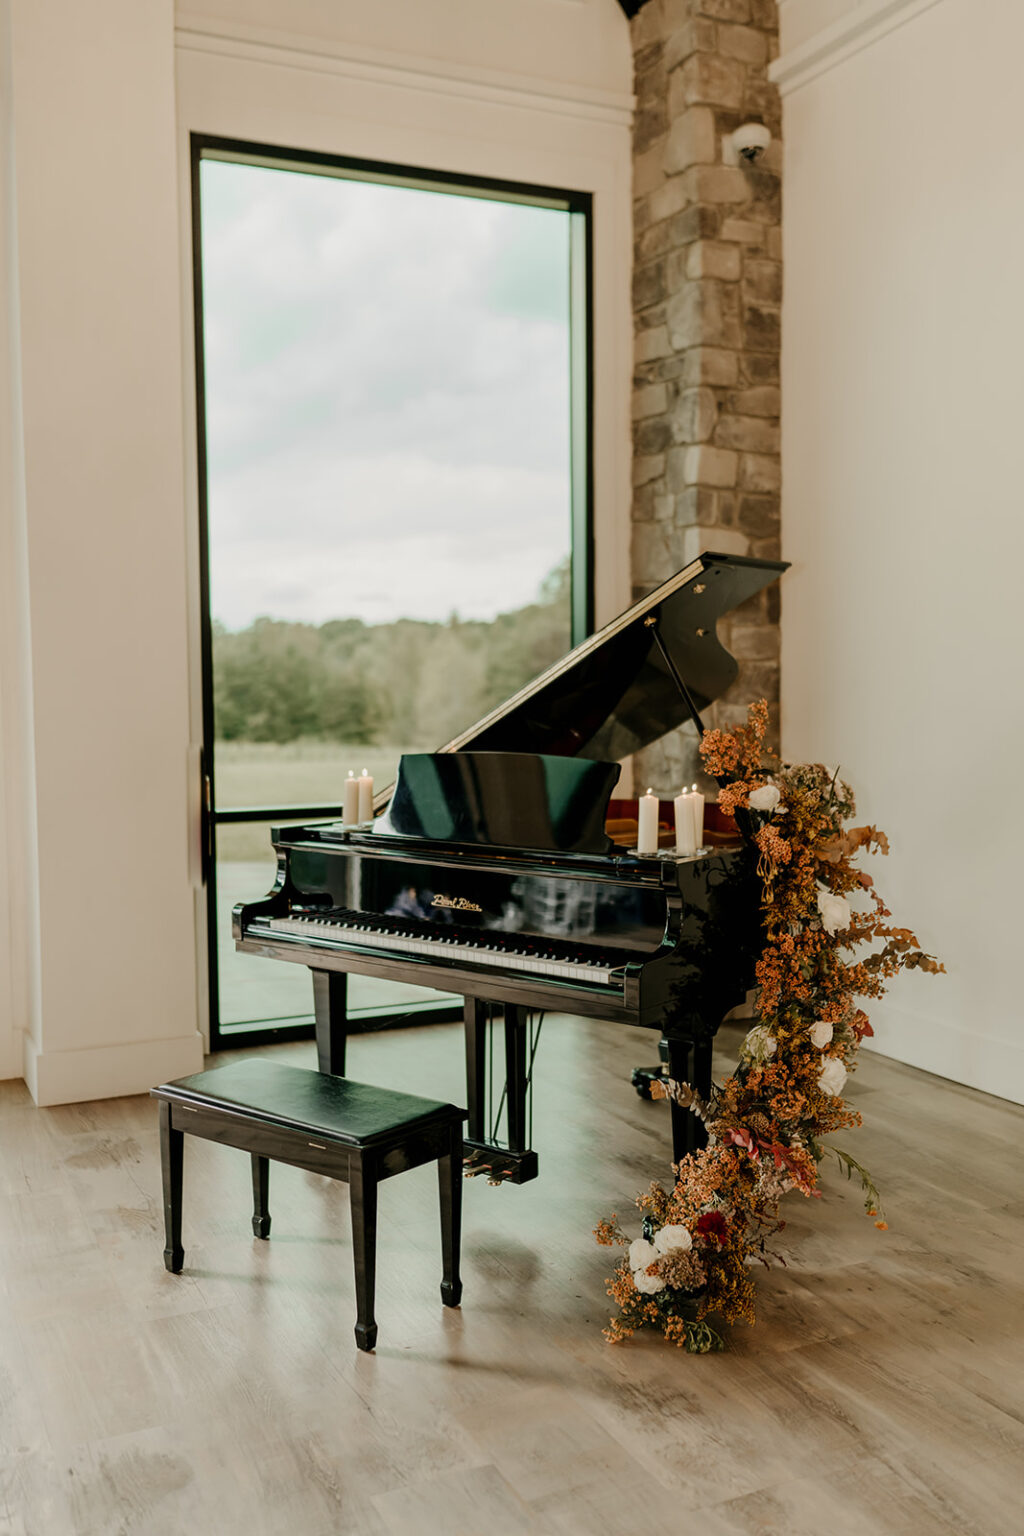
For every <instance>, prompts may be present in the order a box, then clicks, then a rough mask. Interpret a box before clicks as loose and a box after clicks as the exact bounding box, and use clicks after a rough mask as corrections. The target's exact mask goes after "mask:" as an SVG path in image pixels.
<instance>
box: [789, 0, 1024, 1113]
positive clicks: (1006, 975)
mask: <svg viewBox="0 0 1024 1536" xmlns="http://www.w3.org/2000/svg"><path fill="white" fill-rule="evenodd" d="M788 3H792V0H788ZM802 4H803V5H804V8H805V11H806V9H807V0H802ZM835 9H836V8H835V6H834V5H831V6H830V5H829V4H828V3H827V0H826V3H825V4H823V6H822V12H821V14H822V17H823V20H824V22H825V23H830V24H831V26H832V33H831V42H830V44H829V46H828V47H820V48H818V49H817V50H815V47H814V46H813V45H814V38H813V36H811V37H810V41H808V33H807V32H806V31H804V32H803V33H802V34H801V35H800V37H799V39H798V41H799V44H800V46H799V47H798V48H797V47H794V49H793V50H792V51H790V50H789V43H788V39H787V35H786V32H785V10H784V12H783V25H784V31H783V38H782V56H781V58H780V60H779V63H778V66H777V77H778V78H779V80H780V83H781V84H782V87H783V90H784V91H785V92H786V95H785V104H784V105H785V171H784V186H785V221H784V259H785V274H786V278H785V282H786V294H785V301H784V312H783V382H782V389H783V401H784V410H783V493H784V501H783V545H784V552H785V554H786V556H787V557H788V558H789V559H790V560H792V561H793V562H794V567H793V569H792V571H791V572H790V573H789V574H788V575H787V577H786V578H785V581H784V597H783V626H782V628H783V651H782V675H783V680H784V681H783V746H784V750H785V752H786V754H787V755H788V756H790V757H793V758H801V757H802V758H818V759H824V760H826V761H831V762H834V761H837V760H838V761H840V762H841V763H842V765H843V769H844V772H846V773H847V774H848V776H849V778H850V780H851V782H852V783H853V785H854V786H855V788H856V789H858V790H859V800H860V812H861V816H862V817H863V818H864V819H866V820H868V821H872V822H875V823H877V824H878V825H880V826H882V827H884V828H885V829H886V830H887V831H888V832H889V833H890V835H891V838H892V842H893V852H892V855H891V857H890V858H889V859H888V860H877V861H875V864H874V866H873V872H874V873H875V874H876V878H877V881H878V883H879V885H880V887H881V889H882V891H883V893H885V894H886V895H887V897H888V898H889V905H890V906H891V907H892V909H893V912H894V913H895V915H896V918H897V920H898V921H899V922H900V923H905V924H908V925H910V926H912V927H914V928H915V929H916V931H917V933H918V936H919V937H920V939H921V941H922V943H923V944H924V946H925V948H927V949H929V950H931V951H933V952H935V953H937V954H938V955H940V956H941V957H942V958H943V959H944V961H945V963H946V966H947V968H948V972H949V974H948V976H946V977H943V978H932V977H925V976H917V975H914V974H911V975H908V976H905V977H901V978H900V979H899V982H898V984H897V985H896V986H894V987H893V989H892V991H891V992H890V994H889V996H888V998H887V999H886V1000H885V1001H884V1002H883V1003H881V1004H879V1005H876V1007H875V1008H874V1009H872V1017H873V1020H874V1023H875V1028H876V1030H877V1040H876V1042H875V1045H876V1047H877V1048H878V1049H880V1050H882V1051H884V1052H885V1053H887V1054H889V1055H892V1056H895V1057H897V1058H898V1059H900V1060H903V1061H907V1062H911V1063H913V1064H915V1065H917V1066H921V1067H925V1068H927V1069H928V1070H930V1071H933V1072H937V1073H940V1074H943V1075H945V1076H948V1077H951V1078H953V1079H955V1080H957V1081H960V1082H963V1083H968V1084H972V1085H974V1086H977V1087H980V1088H984V1089H987V1090H989V1091H990V1092H992V1093H996V1094H1000V1095H1003V1096H1005V1097H1008V1098H1012V1099H1015V1100H1018V1101H1020V1100H1024V1037H1022V1033H1021V1028H1020V1026H1021V1005H1020V979H1019V977H1020V955H1021V941H1020V937H1019V927H1020V924H1019V908H1018V894H1017V887H1018V884H1019V880H1020V868H1021V863H1022V857H1021V856H1022V854H1024V834H1022V831H1021V826H1022V820H1021V816H1020V814H1019V807H1020V803H1021V768H1020V765H1021V762H1022V761H1024V703H1022V693H1021V689H1020V687H1019V685H1018V682H1017V678H1016V671H1017V663H1018V658H1019V656H1020V654H1021V650H1022V642H1024V601H1022V597H1021V578H1022V572H1024V516H1022V512H1024V508H1022V500H1024V477H1022V472H1021V458H1020V442H1021V438H1022V431H1024V428H1022V414H1024V388H1022V384H1021V365H1020V357H1021V351H1020V347H1021V338H1022V337H1024V283H1022V280H1021V250H1022V248H1024V195H1022V189H1024V140H1022V137H1021V134H1020V132H1019V123H1018V120H1017V119H1018V103H1019V98H1020V89H1019V81H1020V68H1021V60H1022V59H1024V7H1022V6H1021V5H1020V4H1019V0H987V3H986V4H984V5H979V4H978V3H977V0H937V3H936V0H929V3H927V4H923V3H921V0H906V3H904V4H902V5H893V4H889V5H887V6H886V7H884V10H885V12H886V14H885V15H884V16H883V15H882V9H883V8H882V7H880V6H878V5H876V6H875V7H874V10H875V11H876V12H877V13H878V15H877V16H876V18H875V23H876V24H875V25H873V27H872V28H871V29H866V28H864V27H862V26H861V22H862V21H863V19H864V17H863V14H861V15H858V14H857V12H858V10H860V11H861V12H863V7H860V8H858V7H854V6H848V7H847V9H848V11H849V13H850V14H849V16H848V18H847V20H848V23H849V25H848V27H847V29H846V32H845V33H844V30H843V25H842V20H841V19H840V23H839V24H838V25H837V24H836V19H835V15H834V14H833V13H834V12H835ZM803 19H804V20H806V17H804V18H803ZM821 36H826V34H825V33H824V32H822V34H821Z"/></svg>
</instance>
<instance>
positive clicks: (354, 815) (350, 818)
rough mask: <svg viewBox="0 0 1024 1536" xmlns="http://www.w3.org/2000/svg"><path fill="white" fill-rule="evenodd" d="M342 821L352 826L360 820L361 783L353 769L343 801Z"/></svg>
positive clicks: (346, 783)
mask: <svg viewBox="0 0 1024 1536" xmlns="http://www.w3.org/2000/svg"><path fill="white" fill-rule="evenodd" d="M341 819H342V821H346V822H348V823H350V824H351V823H352V822H355V821H358V820H359V782H358V780H357V779H356V776H355V774H354V773H353V772H352V769H351V768H350V769H349V771H348V778H347V779H346V780H345V790H344V794H343V795H342V800H341Z"/></svg>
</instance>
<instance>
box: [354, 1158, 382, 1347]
mask: <svg viewBox="0 0 1024 1536" xmlns="http://www.w3.org/2000/svg"><path fill="white" fill-rule="evenodd" d="M348 1190H349V1202H350V1204H351V1207H352V1251H353V1255H354V1257H355V1265H356V1344H357V1345H358V1347H359V1348H360V1349H366V1350H370V1349H373V1347H374V1345H375V1344H376V1342H377V1324H376V1322H375V1321H374V1316H373V1292H374V1281H375V1278H376V1268H377V1170H376V1168H375V1167H374V1165H373V1162H372V1160H371V1159H370V1158H365V1159H364V1158H363V1157H362V1156H361V1155H360V1154H359V1153H358V1152H355V1153H353V1154H352V1155H351V1158H350V1166H349V1176H348Z"/></svg>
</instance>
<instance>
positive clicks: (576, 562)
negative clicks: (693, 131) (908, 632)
mask: <svg viewBox="0 0 1024 1536" xmlns="http://www.w3.org/2000/svg"><path fill="white" fill-rule="evenodd" d="M189 138H190V156H191V177H190V184H191V216H192V296H193V306H192V307H193V327H194V333H193V334H194V359H195V392H196V474H197V480H198V504H199V585H200V620H199V622H200V666H201V673H202V749H201V755H200V756H201V762H200V772H201V774H202V799H201V806H202V875H203V882H204V884H205V886H206V949H207V977H208V985H209V1015H208V1017H209V1029H210V1041H209V1049H210V1050H211V1051H220V1050H231V1049H237V1048H238V1047H239V1046H240V1045H245V1046H254V1045H270V1044H273V1043H275V1042H280V1041H284V1040H311V1039H313V1037H314V1025H313V1022H312V996H311V997H310V1018H309V1019H308V1020H307V1019H305V1018H304V1019H303V1020H301V1021H295V1022H291V1021H288V1022H285V1021H281V1022H280V1023H273V1022H270V1021H268V1022H267V1023H265V1024H263V1025H257V1026H256V1027H254V1028H253V1029H251V1030H249V1029H236V1030H232V1031H231V1032H230V1033H227V1034H225V1032H224V1030H223V1029H222V1027H221V1023H220V1016H219V1000H220V991H219V974H218V972H219V966H218V954H217V880H216V837H217V828H218V827H219V826H226V825H230V824H232V823H234V824H237V823H239V822H253V821H275V822H284V821H289V820H291V821H294V820H296V819H301V820H303V821H318V820H320V821H323V820H329V819H331V818H337V817H338V816H340V814H341V805H340V802H339V803H338V804H335V805H323V804H315V805H286V806H281V805H270V806H266V805H263V806H233V807H231V808H230V809H227V810H218V808H217V800H216V784H215V773H216V762H215V753H214V749H213V747H214V707H213V618H212V614H211V612H210V544H209V503H208V481H207V455H206V384H205V354H204V317H203V269H202V208H201V197H200V168H201V165H202V162H203V161H204V160H226V161H231V162H233V163H236V164H242V165H256V166H262V167H265V168H267V169H275V168H276V169H281V170H305V171H309V172H312V173H315V174H317V175H324V176H331V175H335V176H337V177H338V178H339V179H341V180H361V181H372V182H376V183H384V184H387V185H392V186H401V187H409V188H413V189H418V190H424V191H444V192H454V193H459V194H461V195H463V196H466V197H483V198H488V199H494V198H500V199H502V200H505V201H508V202H516V203H526V204H530V205H533V206H534V207H553V208H559V209H562V210H564V211H565V212H567V213H570V214H573V215H577V216H578V217H577V218H575V219H573V220H572V221H571V222H570V264H571V281H570V301H569V302H570V323H569V343H570V476H571V493H570V494H571V515H570V539H571V543H570V572H571V575H570V593H571V598H570V605H571V631H570V633H571V642H572V644H573V645H578V644H579V643H580V642H581V641H582V640H585V639H586V638H587V637H588V636H589V635H590V634H592V633H593V628H594V364H593V357H594V324H593V195H592V194H591V193H590V192H580V191H577V190H572V189H569V188H559V187H549V186H541V185H538V184H534V183H531V182H519V181H507V180H503V179H500V178H497V177H487V176H467V175H462V174H460V173H457V172H453V171H443V170H431V169H429V168H428V167H424V166H411V165H399V164H394V163H392V162H389V161H383V160H366V159H361V158H357V157H353V156H348V155H331V154H325V153H322V152H320V151H313V150H304V149H296V148H294V147H290V146H285V145H273V144H262V143H257V142H254V141H251V140H247V139H234V138H224V137H221V136H218V135H213V134H203V133H192V134H190V136H189ZM441 997H443V994H439V999H440V998H441ZM461 1015H462V1004H461V1003H459V1004H458V1005H457V1006H455V1005H453V1004H452V1003H450V1002H447V1001H440V1000H439V1002H438V1004H437V1006H436V1008H429V1009H423V1010H418V1011H417V1012H416V1013H415V1015H414V1017H415V1019H416V1021H417V1022H418V1023H423V1024H425V1023H445V1022H451V1021H452V1020H454V1019H458V1018H460V1017H461ZM408 1017H409V1015H408V1014H407V1013H406V1012H403V1011H399V1012H397V1013H391V1014H389V1013H386V1012H384V1011H383V1010H382V1012H381V1013H380V1014H375V1015H373V1016H372V1018H369V1019H362V1020H353V1021H352V1022H351V1025H350V1029H351V1032H352V1033H357V1032H359V1031H360V1030H368V1029H375V1030H376V1029H388V1028H395V1027H399V1026H401V1025H402V1024H403V1023H405V1022H406V1019H407V1018H408Z"/></svg>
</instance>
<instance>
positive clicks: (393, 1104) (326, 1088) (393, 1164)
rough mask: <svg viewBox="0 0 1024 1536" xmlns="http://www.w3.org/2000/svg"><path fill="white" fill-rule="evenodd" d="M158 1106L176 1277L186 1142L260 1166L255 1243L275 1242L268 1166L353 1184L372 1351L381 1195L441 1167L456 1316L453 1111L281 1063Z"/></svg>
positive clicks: (172, 1087)
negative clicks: (241, 1155)
mask: <svg viewBox="0 0 1024 1536" xmlns="http://www.w3.org/2000/svg"><path fill="white" fill-rule="evenodd" d="M152 1094H153V1097H154V1098H156V1099H159V1101H160V1161H161V1164H162V1169H163V1193H164V1230H165V1239H166V1246H165V1248H164V1264H165V1265H166V1267H167V1268H168V1269H169V1270H170V1271H171V1273H172V1274H178V1273H179V1272H180V1271H181V1268H182V1265H183V1263H184V1260H185V1254H184V1250H183V1248H182V1246H181V1189H182V1162H183V1151H184V1142H185V1133H186V1132H188V1133H189V1134H190V1135H193V1136H204V1137H206V1139H207V1140H208V1141H219V1142H223V1143H224V1145H225V1146H229V1147H240V1148H242V1150H243V1151H246V1152H248V1153H249V1154H250V1155H251V1157H252V1188H253V1218H252V1229H253V1232H254V1233H255V1235H256V1236H257V1237H269V1235H270V1212H269V1210H268V1208H267V1187H268V1164H269V1162H270V1161H271V1160H273V1161H275V1162H280V1163H291V1164H292V1166H293V1167H296V1168H305V1169H306V1170H307V1171H308V1172H310V1173H322V1174H326V1175H327V1176H328V1177H329V1178H332V1179H342V1180H344V1181H346V1182H347V1183H348V1186H349V1196H350V1202H351V1207H352V1248H353V1252H354V1256H355V1271H356V1344H357V1345H358V1346H359V1348H360V1349H364V1350H370V1349H373V1347H374V1345H375V1344H376V1342H377V1324H376V1322H375V1320H374V1315H373V1294H374V1275H375V1267H376V1246H377V1185H378V1184H379V1183H380V1182H381V1181H382V1180H383V1179H389V1178H391V1177H392V1176H393V1175H394V1174H396V1173H402V1172H404V1171H405V1169H406V1168H418V1167H419V1166H420V1165H421V1164H422V1163H429V1162H436V1163H437V1171H438V1182H439V1185H440V1194H441V1254H442V1260H443V1279H442V1281H441V1300H442V1301H443V1302H444V1304H445V1306H446V1307H457V1306H458V1305H459V1302H460V1300H461V1298H462V1282H461V1281H460V1279H459V1233H460V1222H461V1212H462V1122H463V1120H464V1119H465V1118H466V1112H465V1110H462V1109H456V1107H455V1106H454V1105H453V1104H441V1103H438V1102H437V1101H436V1100H435V1099H421V1098H418V1097H416V1096H414V1095H413V1094H410V1093H398V1092H396V1091H395V1090H394V1089H391V1088H373V1087H370V1086H369V1085H368V1084H366V1083H353V1082H351V1081H350V1080H349V1079H348V1078H347V1077H329V1076H328V1075H327V1074H326V1073H323V1072H314V1071H311V1070H308V1069H307V1068H305V1067H289V1066H285V1065H283V1064H282V1063H280V1062H269V1061H240V1062H236V1063H233V1064H232V1065H231V1066H226V1067H215V1068H213V1070H212V1071H209V1072H196V1073H195V1074H194V1075H193V1076H192V1077H182V1078H179V1079H178V1081H177V1082H173V1083H164V1084H162V1085H161V1086H160V1087H159V1088H154V1089H153V1090H152Z"/></svg>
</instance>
